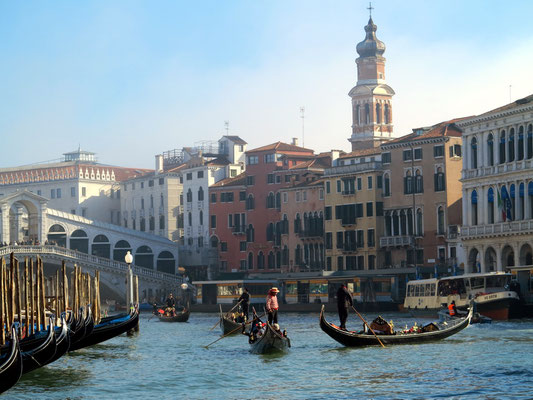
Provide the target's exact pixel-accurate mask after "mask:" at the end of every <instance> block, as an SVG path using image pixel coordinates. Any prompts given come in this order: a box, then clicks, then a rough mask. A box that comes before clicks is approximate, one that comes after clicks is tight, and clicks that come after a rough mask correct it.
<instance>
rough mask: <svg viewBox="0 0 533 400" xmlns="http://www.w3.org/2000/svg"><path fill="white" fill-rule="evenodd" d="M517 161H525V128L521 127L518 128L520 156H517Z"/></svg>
mask: <svg viewBox="0 0 533 400" xmlns="http://www.w3.org/2000/svg"><path fill="white" fill-rule="evenodd" d="M516 159H517V160H523V159H524V127H523V126H521V127H520V128H518V154H517V156H516Z"/></svg>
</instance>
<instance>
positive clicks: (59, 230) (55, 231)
mask: <svg viewBox="0 0 533 400" xmlns="http://www.w3.org/2000/svg"><path fill="white" fill-rule="evenodd" d="M47 240H48V243H49V244H52V245H56V246H59V247H67V231H66V229H65V227H64V226H63V225H61V224H54V225H52V226H51V227H50V228H49V229H48V235H47Z"/></svg>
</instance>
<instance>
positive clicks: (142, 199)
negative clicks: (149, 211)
mask: <svg viewBox="0 0 533 400" xmlns="http://www.w3.org/2000/svg"><path fill="white" fill-rule="evenodd" d="M141 210H144V198H141Z"/></svg>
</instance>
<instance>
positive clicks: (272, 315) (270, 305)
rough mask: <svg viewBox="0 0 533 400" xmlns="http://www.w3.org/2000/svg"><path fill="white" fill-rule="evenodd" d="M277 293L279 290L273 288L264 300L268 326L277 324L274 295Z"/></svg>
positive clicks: (275, 298)
mask: <svg viewBox="0 0 533 400" xmlns="http://www.w3.org/2000/svg"><path fill="white" fill-rule="evenodd" d="M278 293H279V290H278V288H277V287H273V288H272V289H270V290H269V291H268V295H267V298H266V310H267V313H268V323H269V324H272V323H274V324H277V323H278V308H279V306H278V298H277V297H276V295H277V294H278Z"/></svg>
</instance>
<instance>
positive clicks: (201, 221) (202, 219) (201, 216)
mask: <svg viewBox="0 0 533 400" xmlns="http://www.w3.org/2000/svg"><path fill="white" fill-rule="evenodd" d="M203 224H204V212H203V211H202V210H200V225H203Z"/></svg>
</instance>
